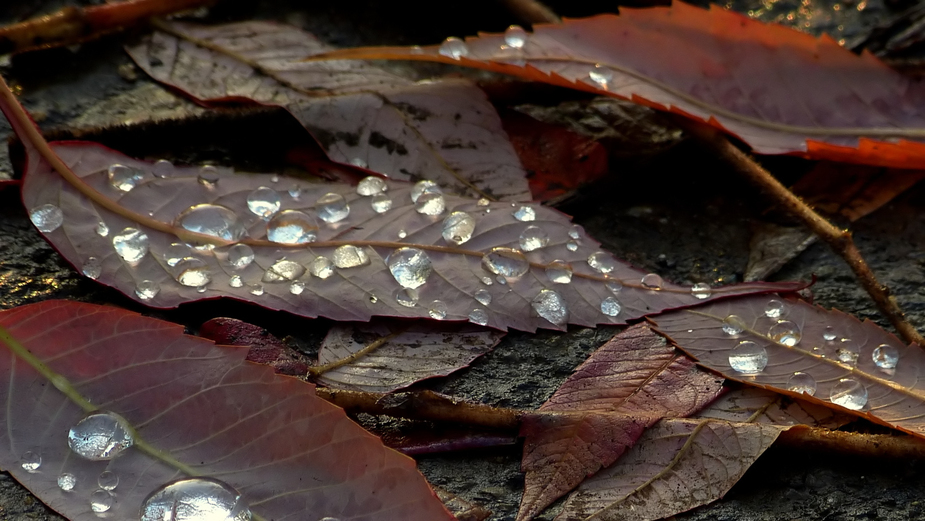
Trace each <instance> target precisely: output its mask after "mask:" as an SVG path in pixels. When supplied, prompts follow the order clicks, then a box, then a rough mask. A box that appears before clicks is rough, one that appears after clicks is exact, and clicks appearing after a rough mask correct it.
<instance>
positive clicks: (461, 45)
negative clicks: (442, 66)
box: [439, 36, 469, 60]
mask: <svg viewBox="0 0 925 521" xmlns="http://www.w3.org/2000/svg"><path fill="white" fill-rule="evenodd" d="M439 52H440V54H442V55H443V56H447V57H449V58H452V59H454V60H458V59H460V58H462V57H463V56H466V55H468V54H469V47H467V46H466V42H464V41H462V40H460V39H459V38H457V37H455V36H450V37H449V38H447V39H446V40H444V41H443V43H441V44H440V50H439Z"/></svg>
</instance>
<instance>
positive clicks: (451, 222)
mask: <svg viewBox="0 0 925 521" xmlns="http://www.w3.org/2000/svg"><path fill="white" fill-rule="evenodd" d="M473 233H475V219H473V218H472V216H471V215H469V214H467V213H466V212H453V213H451V214H450V215H449V216H448V217H447V218H446V219H444V220H443V238H444V240H446V242H449V243H452V244H463V243H465V242H467V241H468V240H469V239H471V238H472V234H473Z"/></svg>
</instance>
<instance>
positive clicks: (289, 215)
mask: <svg viewBox="0 0 925 521" xmlns="http://www.w3.org/2000/svg"><path fill="white" fill-rule="evenodd" d="M317 232H318V225H317V224H316V223H315V220H314V219H313V218H311V217H310V216H309V215H308V214H306V213H304V212H300V211H298V210H284V211H282V212H279V213H278V214H276V215H275V216H273V218H272V219H270V222H268V223H267V239H269V240H270V241H272V242H276V243H280V244H306V243H309V242H315V239H317V237H318V234H317Z"/></svg>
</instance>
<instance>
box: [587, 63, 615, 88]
mask: <svg viewBox="0 0 925 521" xmlns="http://www.w3.org/2000/svg"><path fill="white" fill-rule="evenodd" d="M588 77H589V78H591V81H593V82H594V83H597V84H598V85H599V86H600V87H601V88H602V89H604V90H606V89H607V87H608V85H609V84H610V82H611V81H612V80H613V71H612V70H611V69H610V68H609V67H607V66H604V65H601V64H600V63H598V64H596V65H595V66H594V68H592V69H591V70H590V71H588Z"/></svg>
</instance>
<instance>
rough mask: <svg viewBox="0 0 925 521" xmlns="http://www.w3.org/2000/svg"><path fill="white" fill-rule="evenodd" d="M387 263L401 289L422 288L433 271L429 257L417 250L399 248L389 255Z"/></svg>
mask: <svg viewBox="0 0 925 521" xmlns="http://www.w3.org/2000/svg"><path fill="white" fill-rule="evenodd" d="M387 262H388V265H389V271H390V272H392V277H394V278H395V282H398V284H399V285H400V286H401V287H403V288H411V289H416V288H419V287H421V286H423V285H424V283H425V282H427V277H429V276H430V274H431V272H432V271H433V265H432V264H431V262H430V257H428V256H427V253H426V252H425V251H423V250H419V249H417V248H399V249H397V250H395V251H393V252H392V253H391V254H390V255H389V258H388V261H387Z"/></svg>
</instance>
